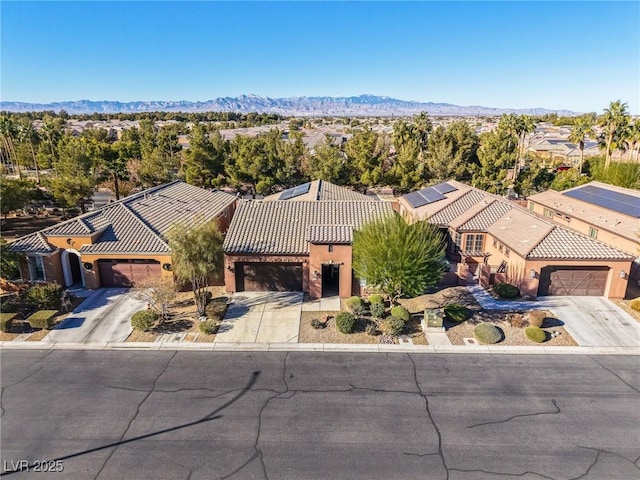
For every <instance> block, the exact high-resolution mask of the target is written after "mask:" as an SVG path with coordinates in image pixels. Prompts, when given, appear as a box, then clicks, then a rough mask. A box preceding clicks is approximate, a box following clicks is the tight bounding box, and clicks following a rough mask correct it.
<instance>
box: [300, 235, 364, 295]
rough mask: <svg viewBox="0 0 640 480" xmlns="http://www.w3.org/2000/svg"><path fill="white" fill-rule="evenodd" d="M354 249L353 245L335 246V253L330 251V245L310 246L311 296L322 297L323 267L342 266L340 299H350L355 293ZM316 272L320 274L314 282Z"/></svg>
mask: <svg viewBox="0 0 640 480" xmlns="http://www.w3.org/2000/svg"><path fill="white" fill-rule="evenodd" d="M351 252H352V249H351V245H333V251H332V252H330V251H329V245H326V244H325V245H314V244H311V245H309V290H308V292H309V295H310V296H311V297H314V298H319V297H321V296H322V265H323V264H330V263H333V264H336V265H340V276H339V292H340V297H343V298H346V297H350V296H351V293H352V291H353V287H352V282H353V278H352V277H353V273H352V253H351ZM314 272H318V275H317V278H316V279H315V280H314V277H315V275H314Z"/></svg>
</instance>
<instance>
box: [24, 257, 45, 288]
mask: <svg viewBox="0 0 640 480" xmlns="http://www.w3.org/2000/svg"><path fill="white" fill-rule="evenodd" d="M27 259H28V262H29V277H31V281H33V282H37V281H38V280H44V279H45V278H44V263H43V262H42V257H41V256H37V257H27Z"/></svg>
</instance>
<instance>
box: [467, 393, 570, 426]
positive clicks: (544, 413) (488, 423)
mask: <svg viewBox="0 0 640 480" xmlns="http://www.w3.org/2000/svg"><path fill="white" fill-rule="evenodd" d="M551 403H552V404H553V406H554V407H555V408H556V410H555V411H554V412H536V413H523V414H521V415H513V416H512V417H509V418H507V419H505V420H498V421H495V422H483V423H476V424H475V425H468V426H466V427H465V428H475V427H482V426H484V425H497V424H499V423H507V422H510V421H511V420H513V419H515V418H522V417H537V416H538V415H557V414H558V413H561V411H560V407H558V404H557V403H556V401H555V400H554V399H553V398H552V399H551Z"/></svg>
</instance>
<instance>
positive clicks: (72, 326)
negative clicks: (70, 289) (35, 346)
mask: <svg viewBox="0 0 640 480" xmlns="http://www.w3.org/2000/svg"><path fill="white" fill-rule="evenodd" d="M145 307H146V304H145V303H144V302H142V301H140V300H137V299H135V298H134V296H133V292H131V291H130V290H129V289H128V288H100V289H98V290H96V291H95V292H93V293H92V294H91V295H89V296H88V297H87V298H86V299H85V301H84V302H82V303H81V304H80V305H79V306H78V307H77V308H76V309H75V310H74V311H73V312H72V313H71V315H69V316H68V317H67V318H66V319H64V321H63V322H61V323H60V324H58V325H57V326H56V328H55V329H53V330H52V331H51V333H49V335H47V336H46V337H45V338H44V339H43V340H42V341H43V342H56V343H91V342H124V341H125V340H126V338H127V337H128V336H129V334H130V333H131V331H132V328H131V315H133V313H135V312H137V311H138V310H142V309H144V308H145Z"/></svg>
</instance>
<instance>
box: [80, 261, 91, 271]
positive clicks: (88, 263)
mask: <svg viewBox="0 0 640 480" xmlns="http://www.w3.org/2000/svg"><path fill="white" fill-rule="evenodd" d="M82 266H83V267H84V268H85V270H93V263H91V262H84V263H83V264H82Z"/></svg>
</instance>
